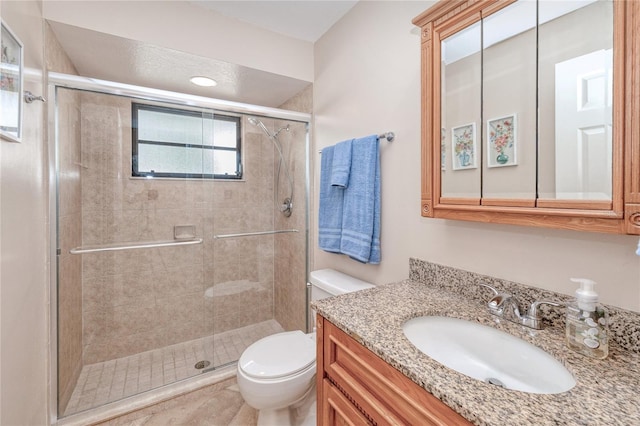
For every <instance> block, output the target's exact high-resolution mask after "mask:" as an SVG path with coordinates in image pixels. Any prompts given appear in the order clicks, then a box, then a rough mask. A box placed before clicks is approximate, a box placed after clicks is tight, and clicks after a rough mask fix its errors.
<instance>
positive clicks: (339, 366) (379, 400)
mask: <svg viewBox="0 0 640 426" xmlns="http://www.w3.org/2000/svg"><path fill="white" fill-rule="evenodd" d="M323 329H324V331H323V342H322V343H323V354H322V358H323V364H324V365H323V367H324V371H325V374H326V376H327V377H328V378H329V380H330V381H332V382H334V383H335V384H336V386H337V387H338V388H340V389H342V390H343V391H344V392H345V393H346V394H347V395H348V396H349V399H352V400H355V401H357V403H358V405H359V406H360V408H361V409H362V410H363V411H364V412H366V413H367V414H368V415H369V416H370V417H371V418H372V419H373V420H374V421H375V422H376V423H377V424H379V425H403V424H407V425H418V424H419V425H440V426H450V425H470V424H471V423H469V422H468V421H467V420H465V419H464V418H463V417H461V416H460V415H459V414H458V413H456V412H455V411H453V410H452V409H451V408H449V407H448V406H447V405H446V404H444V403H443V402H442V401H440V400H439V399H437V398H436V397H434V396H433V395H431V394H430V393H429V392H427V391H426V390H424V389H423V388H421V387H420V386H418V385H417V384H415V383H414V382H412V381H411V380H410V379H409V378H407V377H406V376H405V375H404V374H402V373H400V372H399V371H398V370H396V369H395V368H393V367H391V366H390V365H389V364H387V363H386V362H385V361H383V360H382V359H381V358H379V357H378V356H376V355H375V354H374V353H373V352H371V351H370V350H368V349H366V348H365V347H364V346H362V345H361V344H359V343H358V342H356V341H355V340H354V339H353V338H351V337H350V336H348V335H347V334H346V333H344V332H343V331H342V330H340V329H338V328H337V327H336V326H334V325H333V324H331V323H330V322H329V321H327V320H324V321H323ZM319 367H320V366H319Z"/></svg>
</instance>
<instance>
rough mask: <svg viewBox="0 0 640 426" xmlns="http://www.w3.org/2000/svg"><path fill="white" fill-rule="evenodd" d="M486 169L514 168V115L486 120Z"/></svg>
mask: <svg viewBox="0 0 640 426" xmlns="http://www.w3.org/2000/svg"><path fill="white" fill-rule="evenodd" d="M487 140H488V141H489V149H488V150H487V155H488V158H487V160H488V164H487V167H505V166H515V165H517V164H518V163H517V161H516V114H515V113H513V114H510V115H507V116H504V117H499V118H494V119H493V120H487Z"/></svg>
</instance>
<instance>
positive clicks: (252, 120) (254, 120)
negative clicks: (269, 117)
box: [249, 117, 273, 138]
mask: <svg viewBox="0 0 640 426" xmlns="http://www.w3.org/2000/svg"><path fill="white" fill-rule="evenodd" d="M249 123H251V124H253V125H254V126H258V127H260V128H261V129H262V131H263V132H265V133H266V135H267V136H269V137H270V138H272V137H273V135H272V134H271V132H270V131H269V130H268V129H267V127H266V126H265V125H264V123H263V122H262V121H260V120H258V119H257V118H255V117H249Z"/></svg>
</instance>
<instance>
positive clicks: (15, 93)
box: [0, 22, 24, 142]
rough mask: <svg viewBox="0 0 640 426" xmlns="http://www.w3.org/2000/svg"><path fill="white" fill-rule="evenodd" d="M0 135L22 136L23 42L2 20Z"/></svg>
mask: <svg viewBox="0 0 640 426" xmlns="http://www.w3.org/2000/svg"><path fill="white" fill-rule="evenodd" d="M0 49H1V50H0V53H1V57H0V136H2V138H4V139H8V140H10V141H13V142H20V140H21V138H22V84H23V82H22V79H23V76H22V73H23V69H24V68H23V63H22V61H23V56H24V54H23V51H22V49H23V44H22V42H21V41H20V40H19V39H18V37H17V36H16V35H15V34H14V33H13V32H12V31H11V30H10V29H9V27H7V26H6V25H5V23H4V22H2V28H1V33H0Z"/></svg>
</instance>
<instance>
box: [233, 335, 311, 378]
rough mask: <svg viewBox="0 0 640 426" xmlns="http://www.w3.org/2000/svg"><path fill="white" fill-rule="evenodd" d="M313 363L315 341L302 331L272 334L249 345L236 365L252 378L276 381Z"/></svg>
mask: <svg viewBox="0 0 640 426" xmlns="http://www.w3.org/2000/svg"><path fill="white" fill-rule="evenodd" d="M315 362H316V342H315V339H312V338H310V337H309V336H307V335H305V334H304V333H303V332H302V331H300V330H296V331H288V332H284V333H278V334H273V335H271V336H267V337H265V338H263V339H260V340H258V341H257V342H255V343H253V344H252V345H250V346H249V347H248V348H247V349H246V350H245V351H244V353H243V354H242V356H241V357H240V359H239V360H238V366H239V367H240V368H241V369H242V371H243V372H244V373H245V374H246V375H247V376H249V377H252V378H255V379H277V378H281V377H286V376H290V375H294V374H296V373H298V372H300V371H303V370H305V369H308V368H309V367H310V366H312V365H313V364H314V363H315Z"/></svg>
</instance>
